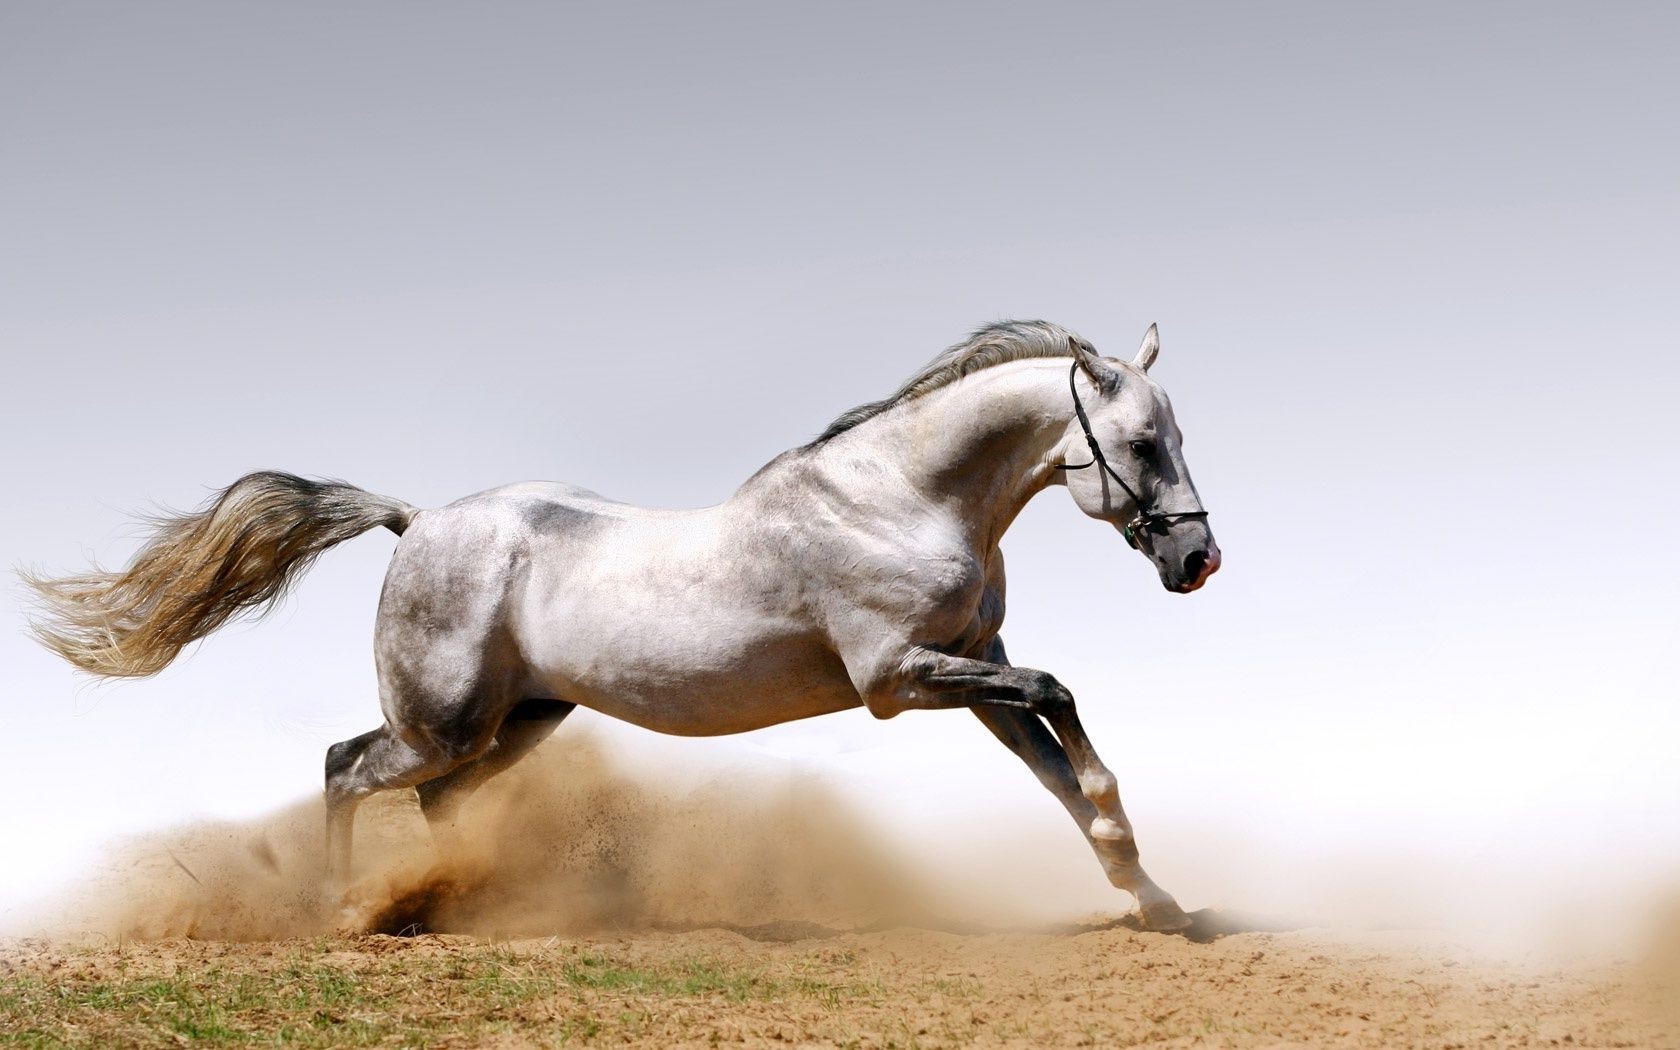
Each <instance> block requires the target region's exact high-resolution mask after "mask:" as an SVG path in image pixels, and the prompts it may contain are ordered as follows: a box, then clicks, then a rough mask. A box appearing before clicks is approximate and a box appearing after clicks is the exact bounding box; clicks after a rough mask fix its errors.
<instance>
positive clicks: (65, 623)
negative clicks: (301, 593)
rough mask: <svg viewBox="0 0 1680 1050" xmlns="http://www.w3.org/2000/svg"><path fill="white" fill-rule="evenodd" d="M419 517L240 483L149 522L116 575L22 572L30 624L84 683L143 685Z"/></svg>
mask: <svg viewBox="0 0 1680 1050" xmlns="http://www.w3.org/2000/svg"><path fill="white" fill-rule="evenodd" d="M415 513H416V512H415V509H414V508H413V507H411V506H409V505H408V504H406V503H404V502H402V501H401V500H396V499H391V498H390V497H388V496H376V495H374V494H373V493H371V492H367V491H364V490H362V489H359V488H357V487H356V486H354V485H347V484H345V483H344V482H341V481H312V480H310V479H308V478H300V477H297V476H296V475H293V474H282V473H280V472H278V471H260V472H258V473H255V474H247V475H245V476H244V477H242V478H240V479H239V480H238V481H236V482H234V483H233V484H231V485H229V486H228V487H227V488H225V489H223V490H222V491H221V492H219V493H217V494H216V496H215V498H214V499H212V500H211V501H210V502H209V503H208V504H206V505H205V507H204V509H202V510H200V511H198V512H196V513H193V514H183V515H179V516H171V515H166V516H163V517H159V518H157V519H155V520H154V521H153V523H152V524H153V531H152V537H151V539H150V540H148V541H147V543H146V545H145V546H144V547H143V548H141V550H140V553H139V554H137V555H135V558H134V561H133V563H132V564H131V565H129V567H128V568H127V569H125V570H123V571H122V572H104V571H102V570H101V569H99V567H98V566H94V568H93V569H92V571H90V572H86V573H82V574H81V575H78V576H64V577H61V578H58V579H48V578H45V577H41V576H37V575H35V574H33V573H29V572H24V573H22V574H21V575H22V576H23V579H24V582H25V583H27V584H29V586H30V587H32V588H34V590H35V593H36V595H37V596H38V598H39V604H40V615H39V616H38V617H37V618H36V619H34V620H33V621H32V622H31V624H30V626H31V628H32V629H33V630H34V632H35V636H36V637H37V638H38V639H40V641H41V643H42V644H43V645H45V646H46V647H47V648H48V649H51V650H52V651H53V652H55V653H57V654H58V655H60V656H62V657H64V658H65V659H66V660H68V661H70V662H71V663H72V664H75V665H76V666H77V667H78V668H80V669H81V670H83V671H86V672H88V673H89V674H94V675H99V676H101V677H104V678H144V677H146V676H147V675H154V674H157V673H158V672H159V671H161V670H163V669H164V668H165V667H167V666H169V662H170V661H171V660H173V659H175V657H176V655H177V654H178V653H180V651H181V650H182V649H183V648H185V647H186V646H187V645H188V644H189V643H191V642H194V641H197V640H198V639H200V638H203V637H204V636H205V635H207V634H209V633H210V632H211V631H214V630H215V629H216V628H218V627H220V626H222V624H224V623H226V622H227V621H228V620H230V619H232V618H233V617H235V616H239V615H242V614H246V613H251V614H254V615H258V616H260V615H262V614H263V613H265V612H267V611H268V610H269V609H270V608H272V607H273V605H274V603H275V602H276V601H278V600H279V598H280V597H281V596H282V595H284V594H285V593H286V589H287V588H288V587H290V586H291V584H292V581H293V580H295V579H297V577H299V576H301V575H302V574H303V571H304V570H305V569H307V568H308V567H309V565H310V563H311V562H313V561H314V560H315V558H316V557H317V556H318V555H319V554H320V553H321V552H322V551H324V550H326V549H327V548H328V547H331V546H333V545H334V544H338V543H343V542H344V541H345V540H347V539H350V538H351V537H352V536H358V535H360V534H362V533H364V532H366V531H367V530H369V529H371V528H373V527H375V526H377V525H383V526H385V527H386V528H388V529H390V530H391V531H392V532H394V533H396V534H397V535H399V536H400V535H402V532H403V529H405V528H407V527H408V523H409V521H410V520H411V519H412V518H413V517H414V514H415Z"/></svg>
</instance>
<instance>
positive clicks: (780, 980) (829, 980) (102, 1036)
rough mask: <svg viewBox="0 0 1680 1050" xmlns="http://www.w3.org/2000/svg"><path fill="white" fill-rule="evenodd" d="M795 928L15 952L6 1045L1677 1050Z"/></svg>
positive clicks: (1091, 946) (1426, 1006) (966, 943)
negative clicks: (1531, 1049)
mask: <svg viewBox="0 0 1680 1050" xmlns="http://www.w3.org/2000/svg"><path fill="white" fill-rule="evenodd" d="M1199 918H1200V919H1201V924H1200V929H1199V930H1196V931H1193V932H1195V933H1196V934H1197V936H1196V937H1194V938H1186V937H1183V936H1171V935H1160V934H1150V933H1143V932H1139V931H1137V930H1134V929H1131V928H1129V926H1128V925H1126V924H1125V923H1124V922H1115V923H1107V924H1096V925H1091V926H1087V927H1078V928H1068V929H1063V930H1054V931H1039V932H1030V933H1024V932H1013V933H986V934H982V933H973V932H970V933H951V932H939V931H930V930H922V929H912V928H897V929H891V930H882V931H875V932H861V933H859V932H839V931H834V930H827V929H822V928H818V927H811V926H793V925H783V926H777V927H769V928H763V929H745V930H724V929H704V930H689V931H682V932H673V931H644V932H640V933H635V934H629V933H626V934H619V935H604V934H597V935H594V936H590V937H584V938H579V937H570V938H565V937H549V938H541V939H524V940H513V941H503V942H491V941H487V940H485V939H481V938H472V937H462V936H444V935H421V936H417V937H407V938H403V937H392V936H386V935H367V936H361V937H353V938H343V937H323V938H315V939H310V940H289V941H265V942H256V943H246V944H239V943H228V942H199V941H185V940H172V941H161V942H140V943H125V944H122V945H107V946H96V947H80V948H77V947H69V946H65V945H62V944H54V943H51V942H46V941H38V940H26V941H13V942H9V943H7V944H6V945H5V946H4V949H3V958H4V961H3V962H0V974H3V978H4V983H3V991H0V1030H3V1033H4V1034H3V1035H0V1041H6V1042H18V1043H22V1044H24V1045H57V1044H60V1043H65V1044H71V1045H88V1046H109V1045H146V1046H165V1045H176V1044H178V1043H181V1042H197V1041H204V1042H208V1043H213V1044H232V1043H246V1042H264V1043H273V1044H279V1045H303V1046H309V1045H317V1046H332V1045H434V1046H554V1045H562V1044H569V1043H603V1044H612V1045H620V1044H631V1045H638V1046H678V1045H700V1044H712V1043H718V1042H725V1043H745V1044H749V1045H764V1044H782V1045H796V1046H798V1045H812V1046H818V1045H820V1046H871V1047H873V1046H881V1047H887V1046H898V1047H911V1046H927V1047H936V1046H989V1045H1011V1046H1170V1047H1188V1046H1232V1047H1262V1046H1361V1047H1365V1046H1369V1047H1395V1046H1407V1047H1409V1046H1419V1047H1506V1046H1525V1047H1527V1046H1569V1047H1610V1046H1615V1047H1673V1046H1680V1036H1677V1034H1676V1033H1677V1031H1680V1030H1677V1029H1676V1028H1675V1027H1674V1024H1673V1020H1674V1018H1673V1015H1671V1014H1670V1015H1667V1016H1666V1017H1665V1015H1664V1014H1663V1012H1662V999H1661V996H1662V994H1663V992H1664V989H1663V988H1662V987H1660V985H1659V981H1658V979H1657V977H1658V975H1657V973H1656V971H1654V970H1652V969H1650V968H1649V967H1644V966H1636V965H1631V964H1610V965H1603V966H1599V967H1594V968H1588V969H1562V968H1557V967H1535V966H1521V965H1513V964H1509V963H1505V964H1495V963H1491V962H1486V961H1481V960H1478V959H1477V958H1476V957H1474V956H1473V955H1471V954H1470V953H1468V952H1467V951H1465V950H1463V949H1460V948H1456V947H1454V946H1452V945H1450V944H1446V943H1442V942H1441V941H1439V940H1438V939H1433V938H1420V937H1418V936H1416V935H1408V934H1361V935H1352V934H1343V933H1335V932H1330V931H1325V930H1299V931H1289V932H1263V931H1246V932H1233V933H1228V934H1225V935H1222V936H1213V934H1214V933H1215V932H1216V930H1217V928H1218V925H1219V921H1220V920H1218V918H1217V917H1215V916H1211V915H1208V914H1205V913H1204V914H1202V915H1201V916H1199Z"/></svg>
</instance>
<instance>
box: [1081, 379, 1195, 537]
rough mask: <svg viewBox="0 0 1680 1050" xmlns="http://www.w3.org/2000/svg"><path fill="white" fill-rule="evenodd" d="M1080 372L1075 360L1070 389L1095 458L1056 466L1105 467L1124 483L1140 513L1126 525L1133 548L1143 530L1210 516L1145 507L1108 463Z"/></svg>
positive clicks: (1139, 497) (1086, 438)
mask: <svg viewBox="0 0 1680 1050" xmlns="http://www.w3.org/2000/svg"><path fill="white" fill-rule="evenodd" d="M1078 375H1079V362H1078V361H1075V362H1074V363H1073V367H1072V368H1070V369H1069V370H1068V393H1070V394H1072V395H1073V414H1074V415H1076V416H1078V417H1079V429H1081V430H1083V431H1085V444H1087V445H1089V446H1091V462H1089V463H1063V464H1062V465H1061V466H1059V467H1057V468H1056V469H1057V470H1084V469H1085V468H1086V467H1101V468H1102V469H1103V473H1104V474H1107V475H1108V476H1109V477H1111V478H1113V479H1114V483H1115V484H1116V485H1119V486H1120V491H1121V492H1124V493H1125V494H1126V495H1128V496H1130V497H1131V498H1132V506H1134V507H1136V508H1137V515H1136V516H1135V517H1133V518H1132V520H1131V521H1128V522H1127V523H1126V527H1125V528H1124V529H1123V530H1122V534H1123V535H1124V536H1125V537H1126V542H1127V543H1128V544H1130V545H1131V548H1132V549H1133V550H1138V549H1139V547H1138V534H1139V533H1143V532H1154V531H1155V530H1157V529H1159V530H1160V531H1161V532H1163V533H1164V532H1166V531H1167V528H1168V526H1170V525H1171V524H1172V523H1173V522H1175V521H1179V520H1182V519H1185V518H1202V519H1204V520H1205V519H1206V518H1207V516H1208V512H1207V511H1205V510H1180V511H1172V512H1170V513H1167V514H1161V513H1158V512H1156V511H1153V510H1148V509H1145V507H1144V505H1143V498H1142V497H1141V496H1139V495H1138V494H1137V493H1136V492H1135V491H1133V489H1132V487H1131V486H1130V485H1128V484H1126V479H1125V478H1123V477H1121V476H1120V475H1119V474H1116V473H1115V472H1114V468H1113V467H1111V466H1109V465H1108V460H1107V459H1106V458H1104V456H1103V450H1102V446H1101V445H1099V444H1097V436H1096V435H1095V434H1093V433H1091V420H1090V419H1089V418H1087V417H1086V415H1085V406H1084V405H1083V404H1082V403H1080V400H1079V386H1078V384H1076V383H1075V382H1074V378H1075V377H1076V376H1078Z"/></svg>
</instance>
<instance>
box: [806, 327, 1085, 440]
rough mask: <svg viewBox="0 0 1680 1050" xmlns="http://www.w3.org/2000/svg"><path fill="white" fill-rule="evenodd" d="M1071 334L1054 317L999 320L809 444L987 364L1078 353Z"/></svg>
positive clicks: (845, 414) (843, 416) (848, 414)
mask: <svg viewBox="0 0 1680 1050" xmlns="http://www.w3.org/2000/svg"><path fill="white" fill-rule="evenodd" d="M1070 338H1071V339H1078V338H1079V337H1078V336H1076V335H1074V334H1073V333H1072V332H1070V331H1068V330H1067V329H1066V328H1063V327H1062V326H1061V325H1059V324H1051V323H1050V322H1049V321H995V322H993V323H992V324H989V325H986V326H984V327H983V328H977V329H975V331H974V332H973V333H972V334H971V335H970V336H969V337H968V338H967V339H964V340H963V341H962V342H960V343H957V344H955V345H954V346H950V347H947V348H946V349H944V350H942V351H940V352H939V354H938V355H937V356H936V357H934V359H933V360H932V361H929V362H928V363H927V364H926V365H924V366H922V369H921V370H920V371H919V372H917V373H916V374H915V375H913V376H911V377H910V378H909V379H907V380H905V381H904V385H903V386H901V387H899V388H898V391H897V392H896V393H894V394H893V395H892V396H890V397H886V398H883V399H881V400H880V401H871V402H869V403H868V404H863V405H859V406H857V407H856V408H852V409H848V410H846V411H845V412H842V413H841V414H840V416H839V418H837V419H836V420H835V421H834V422H832V423H830V424H829V425H828V429H827V430H825V431H823V432H822V433H821V434H820V435H818V437H817V439H816V440H815V441H813V442H811V444H810V445H807V446H806V447H807V448H810V447H812V446H814V445H820V444H822V443H823V442H825V441H827V440H829V439H830V438H833V437H835V436H837V435H840V434H844V433H845V432H846V431H848V430H850V429H852V428H853V427H855V426H857V425H858V424H859V423H863V422H866V421H868V420H871V419H874V418H875V417H876V416H878V415H880V414H881V413H882V412H885V411H887V410H888V409H891V408H896V407H897V406H899V405H902V404H904V403H905V402H906V401H914V400H915V399H916V398H918V397H921V396H922V395H924V394H928V393H931V392H933V391H935V390H938V389H939V388H940V387H943V386H950V385H951V384H952V383H955V382H956V381H957V380H959V379H961V378H962V377H963V376H966V375H973V374H974V373H975V372H978V371H980V370H981V369H985V368H991V367H992V366H993V365H1001V364H1004V363H1006V362H1009V361H1024V360H1027V359H1028V358H1035V357H1072V356H1073V349H1072V348H1071V347H1070V346H1068V340H1069V339H1070ZM1079 341H1080V343H1081V345H1084V346H1090V344H1089V343H1086V342H1085V340H1083V339H1080V340H1079Z"/></svg>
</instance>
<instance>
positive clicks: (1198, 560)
mask: <svg viewBox="0 0 1680 1050" xmlns="http://www.w3.org/2000/svg"><path fill="white" fill-rule="evenodd" d="M1207 560H1208V556H1207V551H1191V552H1190V553H1189V554H1186V555H1185V556H1184V575H1185V577H1186V578H1187V579H1191V580H1199V579H1201V578H1202V570H1203V569H1205V568H1207Z"/></svg>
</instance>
